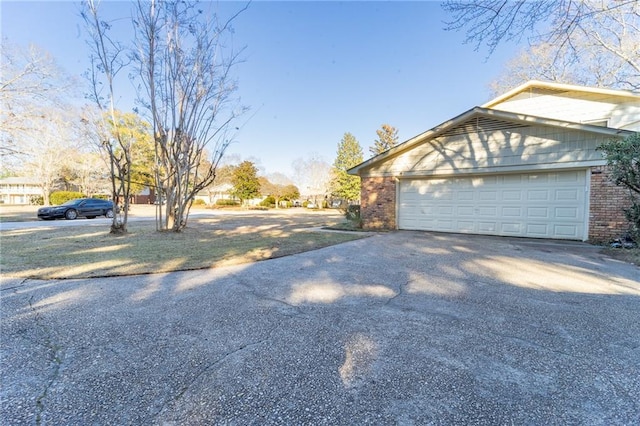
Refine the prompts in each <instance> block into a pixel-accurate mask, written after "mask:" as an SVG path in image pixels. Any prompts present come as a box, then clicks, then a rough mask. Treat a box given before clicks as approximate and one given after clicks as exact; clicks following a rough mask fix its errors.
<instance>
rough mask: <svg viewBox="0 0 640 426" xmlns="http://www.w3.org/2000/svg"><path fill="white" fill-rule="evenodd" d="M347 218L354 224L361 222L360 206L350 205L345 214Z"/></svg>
mask: <svg viewBox="0 0 640 426" xmlns="http://www.w3.org/2000/svg"><path fill="white" fill-rule="evenodd" d="M345 217H346V218H347V219H349V220H351V221H353V222H356V221H357V222H359V221H360V205H359V204H350V205H349V207H347V212H346V213H345Z"/></svg>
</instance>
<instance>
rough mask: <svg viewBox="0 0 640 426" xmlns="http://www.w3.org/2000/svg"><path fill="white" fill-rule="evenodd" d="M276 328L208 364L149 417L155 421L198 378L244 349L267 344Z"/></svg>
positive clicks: (180, 397)
mask: <svg viewBox="0 0 640 426" xmlns="http://www.w3.org/2000/svg"><path fill="white" fill-rule="evenodd" d="M277 328H278V326H275V327H272V328H271V329H270V330H269V331H268V332H267V335H266V336H265V337H264V338H262V339H259V340H255V341H252V342H248V343H244V344H241V345H240V346H238V347H237V348H235V349H233V350H230V351H228V352H226V353H224V354H223V355H222V356H221V357H219V358H217V359H216V360H214V361H212V362H210V363H208V364H207V365H205V366H204V367H203V368H202V369H201V370H200V371H199V372H198V373H197V374H196V375H195V376H193V378H192V379H191V380H189V382H188V383H186V384H185V385H184V386H182V387H181V388H180V390H179V392H178V393H177V394H176V395H174V396H173V397H172V398H170V399H169V400H167V401H166V402H164V403H163V404H162V406H161V407H160V408H159V409H158V410H157V411H156V412H155V413H153V415H152V416H151V418H152V419H156V418H157V417H158V416H159V415H161V414H162V413H163V412H164V411H165V410H166V409H167V407H168V406H169V405H171V404H174V403H176V402H178V401H179V400H180V399H182V397H183V396H184V395H185V394H186V393H187V392H188V391H189V389H190V388H191V387H192V386H193V384H194V383H196V382H197V381H199V380H200V378H201V377H202V376H204V375H205V374H206V373H207V372H209V371H211V370H213V369H215V368H216V367H217V366H218V365H220V364H222V363H223V362H224V361H226V360H227V359H228V358H230V357H232V356H234V355H236V354H238V353H240V352H242V351H244V350H246V349H250V348H253V347H255V346H259V345H261V344H263V343H265V342H267V341H268V340H270V339H271V338H272V336H273V332H274V331H275V330H276V329H277Z"/></svg>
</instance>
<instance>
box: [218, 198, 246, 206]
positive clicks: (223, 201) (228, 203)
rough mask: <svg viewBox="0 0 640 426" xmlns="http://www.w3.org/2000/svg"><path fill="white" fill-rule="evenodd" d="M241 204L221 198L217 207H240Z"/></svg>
mask: <svg viewBox="0 0 640 426" xmlns="http://www.w3.org/2000/svg"><path fill="white" fill-rule="evenodd" d="M239 205H240V202H238V201H236V200H230V199H227V198H220V199H218V200H216V206H239Z"/></svg>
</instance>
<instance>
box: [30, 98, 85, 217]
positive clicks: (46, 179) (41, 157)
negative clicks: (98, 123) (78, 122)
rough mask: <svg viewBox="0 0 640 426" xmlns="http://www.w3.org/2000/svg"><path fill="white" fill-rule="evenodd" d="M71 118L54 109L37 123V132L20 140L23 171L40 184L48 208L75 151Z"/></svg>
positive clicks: (64, 112)
mask: <svg viewBox="0 0 640 426" xmlns="http://www.w3.org/2000/svg"><path fill="white" fill-rule="evenodd" d="M72 114H73V112H72V111H65V110H59V109H55V108H52V109H50V110H49V111H47V112H46V113H44V114H43V115H42V116H41V117H40V118H39V119H38V121H37V128H36V129H33V130H31V131H29V132H25V133H23V134H22V135H21V136H20V147H21V148H20V149H21V151H22V154H23V155H22V157H21V158H22V171H23V172H25V173H26V174H28V175H29V176H32V177H34V178H36V179H37V180H38V182H39V183H40V189H41V190H42V195H43V198H44V200H43V201H44V205H46V206H48V205H49V204H50V202H49V195H50V194H51V192H52V191H53V190H54V189H55V187H56V184H57V183H58V180H59V178H60V176H61V174H62V170H63V168H64V167H65V166H66V165H68V164H69V159H70V158H72V157H73V153H74V151H75V149H74V147H73V146H72V145H70V142H72V141H73V140H74V139H75V133H74V128H73V126H69V125H68V123H69V122H70V121H71V117H70V116H71V115H72Z"/></svg>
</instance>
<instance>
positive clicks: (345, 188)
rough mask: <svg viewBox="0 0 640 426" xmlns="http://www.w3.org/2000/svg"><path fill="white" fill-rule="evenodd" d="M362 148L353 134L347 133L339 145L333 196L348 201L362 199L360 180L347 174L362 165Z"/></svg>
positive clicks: (334, 171)
mask: <svg viewBox="0 0 640 426" xmlns="http://www.w3.org/2000/svg"><path fill="white" fill-rule="evenodd" d="M362 161H363V154H362V147H361V146H360V144H359V143H358V141H357V140H356V138H355V137H354V136H353V135H352V134H351V133H345V134H344V136H343V138H342V140H341V141H340V143H339V144H338V155H337V157H336V159H335V161H334V162H333V170H332V172H333V178H332V185H331V186H332V190H333V195H335V196H337V197H340V198H342V199H344V200H347V201H354V200H358V199H359V198H360V178H359V177H358V176H352V175H349V174H348V173H347V170H349V169H350V168H352V167H354V166H357V165H358V164H360V163H362Z"/></svg>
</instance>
